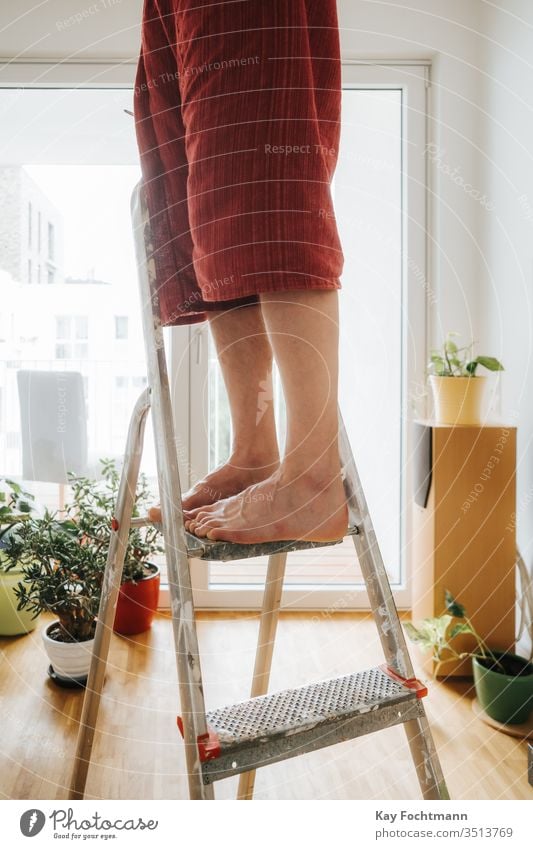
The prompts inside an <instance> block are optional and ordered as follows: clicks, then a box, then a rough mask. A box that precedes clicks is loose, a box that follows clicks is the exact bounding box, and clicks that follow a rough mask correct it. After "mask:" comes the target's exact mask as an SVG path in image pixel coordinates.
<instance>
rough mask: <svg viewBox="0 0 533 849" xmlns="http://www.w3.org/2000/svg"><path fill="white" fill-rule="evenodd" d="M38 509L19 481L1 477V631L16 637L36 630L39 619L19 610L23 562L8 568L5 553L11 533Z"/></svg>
mask: <svg viewBox="0 0 533 849" xmlns="http://www.w3.org/2000/svg"><path fill="white" fill-rule="evenodd" d="M34 510H35V502H34V498H33V495H31V493H29V492H25V491H24V490H23V489H22V487H21V486H20V484H18V483H16V481H13V480H10V479H9V478H4V479H1V480H0V635H2V636H5V637H12V636H15V635H18V634H27V633H28V632H29V631H33V629H34V628H35V626H36V624H37V620H36V619H35V618H33V616H32V615H31V614H30V613H29V612H28V611H19V610H17V605H18V599H17V596H16V593H15V589H16V586H17V582H18V581H19V580H20V579H21V577H22V576H23V573H22V569H21V567H20V565H19V566H18V567H15V568H11V569H7V568H6V567H7V566H8V561H7V558H6V557H5V554H4V551H3V550H4V548H5V546H6V545H7V542H8V539H9V536H10V534H11V533H12V532H13V531H14V530H15V529H16V528H17V526H18V525H19V523H20V522H21V521H24V519H25V518H27V517H28V516H29V515H30V513H32V511H34Z"/></svg>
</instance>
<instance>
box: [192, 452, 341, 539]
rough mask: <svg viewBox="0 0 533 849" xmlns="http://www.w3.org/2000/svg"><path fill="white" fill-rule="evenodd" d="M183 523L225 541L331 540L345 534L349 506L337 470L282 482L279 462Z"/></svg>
mask: <svg viewBox="0 0 533 849" xmlns="http://www.w3.org/2000/svg"><path fill="white" fill-rule="evenodd" d="M186 526H187V527H188V530H189V531H190V532H191V533H194V534H195V535H196V536H199V537H207V538H208V539H212V540H226V541H228V542H240V543H258V542H270V541H282V540H293V539H298V540H309V541H314V542H330V541H333V540H339V539H342V538H343V537H344V536H345V534H346V531H347V530H348V506H347V504H346V497H345V494H344V488H343V485H342V480H341V477H340V475H338V476H336V477H334V478H333V480H331V476H330V478H329V480H328V479H317V478H316V477H314V478H313V477H311V476H308V475H302V476H300V477H299V478H296V479H293V480H291V481H287V479H286V477H285V476H284V473H283V470H282V467H281V468H280V469H278V470H277V471H276V472H274V473H273V474H272V475H270V477H269V478H267V479H266V480H264V481H262V482H261V483H256V484H253V485H252V486H249V487H248V488H247V489H245V490H243V491H242V492H240V493H239V494H237V495H233V496H229V497H227V498H224V499H223V500H222V501H218V502H216V503H214V504H212V505H210V506H208V507H204V508H201V509H199V510H197V511H196V513H195V516H194V518H193V519H191V520H189V521H188V522H187V523H186Z"/></svg>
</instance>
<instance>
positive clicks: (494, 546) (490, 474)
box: [409, 421, 516, 677]
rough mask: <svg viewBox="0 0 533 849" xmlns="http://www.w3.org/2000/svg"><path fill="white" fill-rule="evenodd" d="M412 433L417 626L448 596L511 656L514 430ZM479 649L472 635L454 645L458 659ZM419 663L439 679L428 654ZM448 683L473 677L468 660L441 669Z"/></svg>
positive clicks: (430, 428)
mask: <svg viewBox="0 0 533 849" xmlns="http://www.w3.org/2000/svg"><path fill="white" fill-rule="evenodd" d="M412 427H413V437H414V439H413V446H414V449H413V463H414V477H415V496H414V497H415V504H414V509H413V524H412V549H411V550H412V560H411V570H412V575H411V586H412V592H413V595H412V621H413V624H415V625H416V623H417V622H418V621H420V620H421V619H424V618H426V617H433V616H440V615H441V614H442V613H444V612H445V601H444V593H445V590H447V589H448V590H450V592H451V593H452V595H453V596H454V597H455V598H456V599H457V601H459V602H460V603H461V604H462V605H464V607H465V608H466V613H467V615H468V616H469V618H470V619H471V621H472V623H473V625H474V627H475V629H476V630H477V631H478V633H479V634H480V635H481V637H482V638H483V639H484V640H485V641H486V642H487V644H488V645H489V646H490V647H491V648H500V649H504V650H509V651H513V650H514V648H515V633H516V632H515V586H516V577H515V573H516V570H515V561H516V533H515V519H516V428H515V427H512V426H510V425H503V424H494V425H492V424H491V425H483V426H477V425H475V426H474V425H438V424H432V423H431V422H425V421H415V422H413V423H412ZM474 644H475V641H474V639H473V637H472V636H471V635H468V634H461V635H458V636H457V637H455V638H454V641H453V646H454V648H455V649H456V650H457V651H465V650H468V649H470V648H472V647H473V646H474ZM409 645H410V646H411V645H412V644H411V643H409ZM415 651H416V652H418V651H419V649H418V647H416V649H415ZM419 658H420V659H422V658H423V665H424V669H425V670H426V671H427V672H433V670H434V666H435V664H434V663H433V661H432V660H431V654H430V652H427V653H426V654H422V653H420V654H419ZM450 675H452V676H464V675H471V661H470V659H466V660H463V661H450V662H449V663H446V664H445V665H444V666H442V667H441V670H440V672H439V677H446V676H450Z"/></svg>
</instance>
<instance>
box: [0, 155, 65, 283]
mask: <svg viewBox="0 0 533 849" xmlns="http://www.w3.org/2000/svg"><path fill="white" fill-rule="evenodd" d="M0 269H2V270H3V271H7V272H8V274H10V275H11V277H12V278H13V280H16V281H17V282H19V283H28V284H32V283H36V284H53V283H61V282H62V280H63V276H62V275H63V219H62V216H61V214H60V213H59V212H58V210H57V209H56V208H55V207H54V205H53V204H52V203H51V201H50V200H49V198H47V196H46V195H45V194H44V192H42V191H41V189H40V188H39V186H38V185H37V184H36V183H35V181H34V180H32V178H31V177H30V176H29V174H28V173H27V172H26V171H25V169H24V168H23V167H22V166H20V165H3V166H0Z"/></svg>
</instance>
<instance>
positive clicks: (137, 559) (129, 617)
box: [67, 460, 163, 635]
mask: <svg viewBox="0 0 533 849" xmlns="http://www.w3.org/2000/svg"><path fill="white" fill-rule="evenodd" d="M100 463H101V475H102V480H101V481H93V480H89V479H88V478H85V477H80V476H74V475H71V476H70V478H69V482H70V485H71V486H72V492H73V500H72V502H71V503H70V504H69V505H67V510H68V513H69V515H71V516H72V517H73V518H74V520H75V521H76V523H77V524H78V526H79V528H80V529H81V530H82V531H83V533H84V534H85V535H86V538H87V539H89V540H90V541H91V544H92V545H94V546H95V547H97V548H99V550H100V551H102V553H103V551H105V552H106V553H107V549H108V547H109V541H110V535H111V519H112V517H113V514H114V510H115V504H116V500H117V494H118V488H119V483H120V475H119V473H118V471H117V469H116V466H115V463H114V461H113V460H101V461H100ZM152 503H153V496H152V495H151V492H150V488H149V486H148V481H147V478H146V476H145V475H143V474H141V475H140V476H139V481H138V485H137V490H136V495H135V503H134V509H133V515H134V516H139V515H141V514H144V515H145V514H146V513H147V511H148V508H149V506H150V505H151V504H152ZM162 551H163V548H162V546H161V532H160V531H159V530H158V529H157V528H156V527H154V526H153V525H147V526H145V527H142V528H131V530H130V534H129V542H128V547H127V549H126V555H125V559H124V568H123V572H122V583H121V587H120V591H119V596H118V602H117V610H116V614H115V623H114V630H115V631H116V633H118V634H123V635H131V634H140V633H142V632H143V631H146V630H148V628H150V626H151V624H152V621H153V618H154V616H155V613H156V611H157V605H158V601H159V586H160V577H161V576H160V569H159V567H158V566H157V565H156V564H155V563H153V562H151V559H150V558H152V557H154V556H155V555H156V554H159V553H161V552H162Z"/></svg>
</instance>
